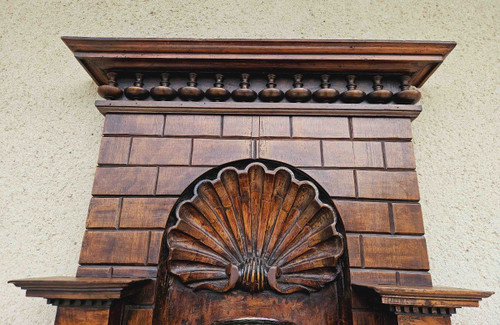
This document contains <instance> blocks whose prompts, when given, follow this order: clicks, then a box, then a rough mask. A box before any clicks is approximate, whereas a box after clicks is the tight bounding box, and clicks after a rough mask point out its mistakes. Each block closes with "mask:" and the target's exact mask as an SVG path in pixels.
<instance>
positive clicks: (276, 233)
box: [167, 162, 344, 294]
mask: <svg viewBox="0 0 500 325" xmlns="http://www.w3.org/2000/svg"><path fill="white" fill-rule="evenodd" d="M194 193H195V195H194V196H193V197H192V198H191V199H189V200H185V201H183V202H180V203H179V204H178V205H177V209H176V217H177V223H176V224H175V225H174V226H173V227H171V228H170V229H169V230H168V235H167V242H168V247H169V251H170V253H169V258H168V269H169V271H170V273H171V274H174V275H176V276H177V277H178V278H179V279H180V281H181V282H183V283H184V284H185V285H187V286H189V287H191V288H193V289H209V290H213V291H217V292H227V291H229V290H231V289H233V288H236V287H237V288H239V289H242V290H246V291H250V292H259V291H263V290H265V289H272V290H275V291H277V292H280V293H284V294H288V293H293V292H298V291H306V292H314V291H317V290H320V289H321V288H322V287H324V286H325V285H326V284H327V283H329V282H331V281H333V280H334V279H335V278H336V276H337V274H338V272H339V270H338V267H339V265H338V264H339V263H338V259H339V257H340V256H341V255H342V254H343V253H344V237H343V236H342V235H341V234H339V233H338V232H337V230H336V220H337V215H336V212H335V210H334V209H332V207H331V206H330V205H327V204H324V203H323V202H321V201H320V199H319V197H318V189H317V188H316V186H315V185H314V184H312V183H311V182H309V181H298V180H297V179H296V178H295V177H294V174H293V172H292V171H291V170H290V169H288V168H286V167H279V168H276V169H274V170H268V169H267V167H266V166H265V165H263V164H261V163H258V162H254V163H251V164H249V165H248V166H247V167H246V168H245V169H242V170H239V169H236V168H234V167H226V168H224V169H222V170H221V171H220V172H219V173H218V176H217V178H216V179H214V180H202V181H200V182H199V183H198V184H197V185H196V187H195V190H194Z"/></svg>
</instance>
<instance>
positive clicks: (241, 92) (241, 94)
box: [231, 73, 257, 102]
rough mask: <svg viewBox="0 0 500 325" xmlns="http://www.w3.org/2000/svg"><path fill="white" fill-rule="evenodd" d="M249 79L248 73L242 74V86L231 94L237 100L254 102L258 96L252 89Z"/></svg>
mask: <svg viewBox="0 0 500 325" xmlns="http://www.w3.org/2000/svg"><path fill="white" fill-rule="evenodd" d="M249 79H250V75H249V74H248V73H242V74H241V82H240V88H239V89H235V90H233V92H232V94H231V95H232V97H233V99H234V100H235V101H236V102H253V101H254V100H255V99H256V98H257V93H256V92H255V91H253V90H252V89H250V83H249V82H248V80H249Z"/></svg>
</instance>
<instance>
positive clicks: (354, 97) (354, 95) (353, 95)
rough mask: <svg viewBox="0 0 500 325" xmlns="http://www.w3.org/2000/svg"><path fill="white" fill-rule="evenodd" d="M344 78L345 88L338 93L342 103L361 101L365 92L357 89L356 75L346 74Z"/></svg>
mask: <svg viewBox="0 0 500 325" xmlns="http://www.w3.org/2000/svg"><path fill="white" fill-rule="evenodd" d="M346 80H347V90H346V91H344V92H343V93H342V94H341V95H340V99H342V101H343V102H344V103H361V102H362V101H363V100H364V99H365V97H366V94H365V92H364V91H362V90H359V89H357V87H358V86H357V85H356V83H355V80H356V76H355V75H352V74H350V75H348V76H346Z"/></svg>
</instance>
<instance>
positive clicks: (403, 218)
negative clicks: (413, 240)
mask: <svg viewBox="0 0 500 325" xmlns="http://www.w3.org/2000/svg"><path fill="white" fill-rule="evenodd" d="M392 210H393V215H394V231H395V232H396V233H397V234H419V235H421V234H423V233H424V222H423V218H422V208H421V207H420V204H418V203H414V204H412V203H393V204H392Z"/></svg>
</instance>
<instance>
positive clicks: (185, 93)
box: [179, 72, 205, 102]
mask: <svg viewBox="0 0 500 325" xmlns="http://www.w3.org/2000/svg"><path fill="white" fill-rule="evenodd" d="M197 78H198V75H197V74H196V73H193V72H192V73H190V74H189V81H188V82H187V86H185V87H182V88H179V97H180V98H181V99H182V100H186V101H195V102H196V101H199V100H202V99H203V97H204V96H205V93H204V92H203V91H202V90H201V89H200V88H198V87H197V86H198V82H197V81H196V79H197Z"/></svg>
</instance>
